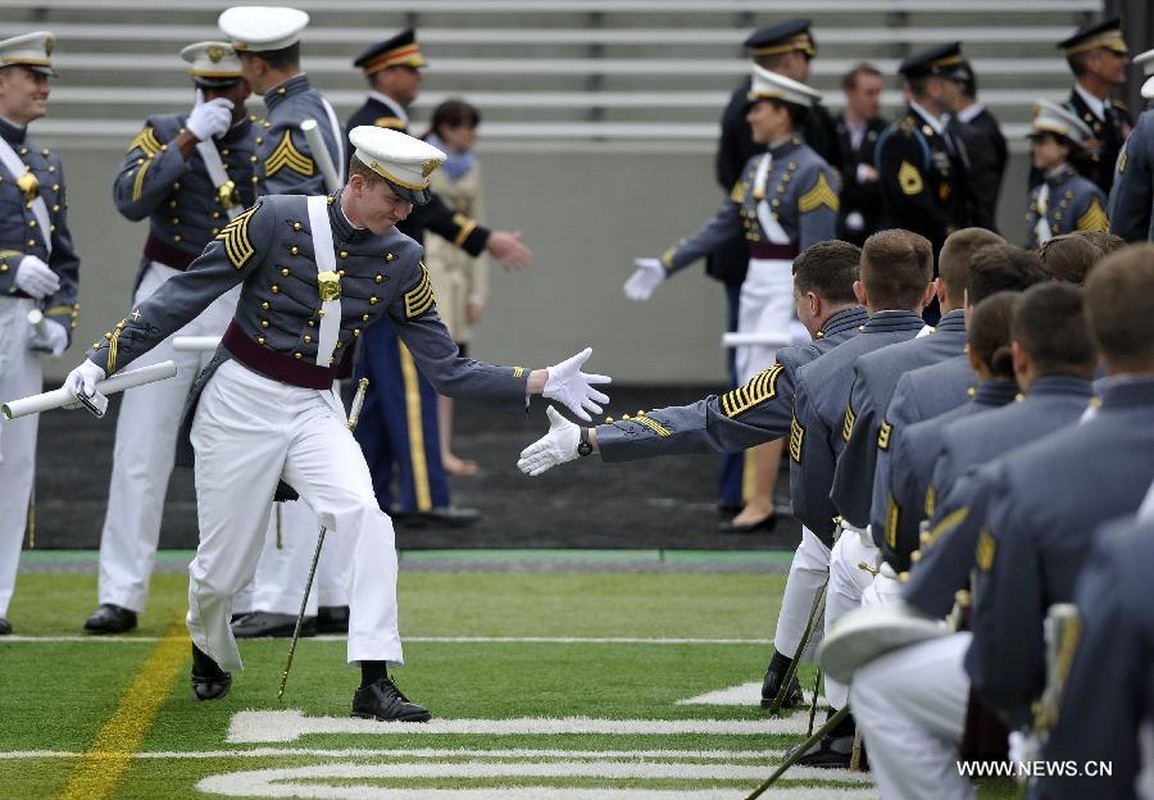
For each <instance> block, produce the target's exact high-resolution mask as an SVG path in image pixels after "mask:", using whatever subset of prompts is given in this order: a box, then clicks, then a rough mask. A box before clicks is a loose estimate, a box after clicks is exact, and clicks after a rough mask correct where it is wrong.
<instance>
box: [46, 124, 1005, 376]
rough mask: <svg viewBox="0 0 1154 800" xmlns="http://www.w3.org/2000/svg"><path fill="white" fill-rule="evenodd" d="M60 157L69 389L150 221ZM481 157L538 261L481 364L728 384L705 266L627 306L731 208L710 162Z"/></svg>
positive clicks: (504, 280) (510, 284)
mask: <svg viewBox="0 0 1154 800" xmlns="http://www.w3.org/2000/svg"><path fill="white" fill-rule="evenodd" d="M482 133H483V131H482ZM32 135H33V136H34V137H35V124H34V125H33V127H32ZM41 143H42V144H45V145H48V146H54V144H55V143H53V142H51V141H49V140H43V141H42V142H41ZM60 153H61V157H62V158H63V159H64V165H65V172H66V176H67V180H68V184H67V185H68V196H69V214H70V224H71V227H72V231H73V235H74V237H75V240H76V245H77V248H78V251H79V253H80V255H81V258H82V261H83V263H82V267H81V269H82V276H81V293H80V300H81V314H80V327H79V330H78V331H77V334H78V336H77V338H76V343H75V344H74V346H73V348H72V350H70V351H69V353H67V354H65V356H63V357H62V358H61V359H59V360H57V361H56V362H52V363H50V364H49V365H48V366H47V369H46V373H47V376H48V377H49V378H50V379H53V378H57V379H58V378H61V377H63V375H64V374H66V373H67V372H68V370H69V369H70V368H71V367H72V366H74V364H75V363H76V362H77V359H79V358H80V357H81V354H82V352H83V349H84V348H86V347H87V346H88V345H89V344H90V343H91V342H92V341H94V340H95V339H96V338H97V337H98V336H100V335H101V334H102V333H103V332H104V331H106V330H108V328H109V327H110V326H111V325H112V324H113V323H115V322H116V321H117V320H118V319H119V318H120V317H121V316H122V315H123V314H124V313H125V312H126V311H127V309H128V304H129V302H130V299H131V298H130V291H131V287H132V280H133V276H134V274H135V270H136V266H137V264H138V262H139V259H140V248H141V245H142V244H143V241H144V238H145V235H146V225H145V224H144V223H130V222H128V221H126V220H125V219H123V218H122V217H120V216H119V214H117V212H116V209H115V208H114V206H113V204H112V193H111V185H112V179H113V176H114V175H115V172H116V168H117V166H118V164H119V160H120V157H121V152H119V151H115V150H111V149H107V148H101V149H78V148H76V147H75V139H73V140H71V141H70V142H68V143H65V144H64V146H63V147H61V148H60ZM480 153H481V159H482V164H483V167H484V170H485V192H486V197H485V200H486V205H487V212H486V214H487V217H488V219H487V220H486V222H487V224H489V225H490V226H492V227H497V228H506V229H519V230H521V231H523V232H524V235H525V241H526V242H527V243H528V244H529V246H530V247H532V249H533V251H534V254H535V263H534V265H533V266H532V267H531V268H530V269H528V270H527V271H525V272H523V273H519V274H513V275H509V274H505V273H504V272H503V271H502V270H501V268H500V267H498V266H495V265H494V266H493V268H492V271H491V274H492V295H491V299H490V303H489V307H488V309H487V311H486V315H485V318H484V320H482V323H481V325H480V326H479V327H478V328H477V330H476V332H475V338H474V343H473V352H474V354H475V355H476V356H477V357H478V358H483V359H486V360H490V361H495V362H499V363H511V364H522V365H525V366H544V365H546V364H549V363H553V362H555V361H557V360H559V359H561V358H564V357H566V356H568V355H569V354H571V353H572V352H575V351H576V350H578V349H580V348H581V347H583V346H585V345H586V344H589V345H592V346H593V348H594V350H595V356H594V359H593V361H592V362H591V363H590V367H591V368H593V369H594V370H596V371H598V372H604V373H608V374H610V375H612V376H614V378H615V379H616V380H618V381H621V382H628V383H631V384H643V385H644V384H720V383H721V382H723V380H724V369H723V357H722V351H721V349H720V346H719V342H720V334H721V332H722V331H723V330H724V324H725V322H724V299H723V295H722V292H721V290H720V284H718V283H716V282H715V281H713V280H711V279H709V278H707V277H705V276H704V273H703V269H702V267H701V266H700V265H694V266H692V267H690V268H688V269H686V270H685V272H684V273H682V274H679V275H678V276H677V277H676V278H675V279H674V280H673V281H672V282H670V283H667V284H665V285H662V286H661V287H659V288H658V289H657V291H656V292H655V294H654V297H653V298H652V299H651V300H650V301H649V302H648V303H645V304H634V303H630V302H629V301H627V300H625V298H624V297H623V295H622V294H621V284H622V282H623V281H624V280H625V278H626V276H627V275H628V274H629V272H630V269H631V263H632V259H633V258H634V257H638V256H646V255H658V254H659V253H660V252H661V251H662V250H664V248H665V247H666V246H668V245H670V244H672V243H674V242H675V241H677V240H678V239H679V238H680V237H682V236H685V235H688V234H689V233H691V232H692V231H693V230H695V229H696V227H697V226H698V225H699V224H700V223H701V222H702V221H704V220H705V219H706V218H707V217H708V216H710V215H711V214H712V213H713V211H714V210H715V209H716V207H717V205H718V204H719V203H720V201H721V198H722V195H721V193H720V191H719V190H718V189H717V187H716V186H715V184H714V182H713V166H712V164H713V158H712V153H711V152H710V151H708V150H705V149H702V148H701V147H700V146H696V145H694V146H686V149H685V152H658V153H654V152H629V151H628V150H623V149H621V148H619V147H614V148H609V147H606V148H603V149H593V148H591V149H589V150H588V151H587V152H561V153H551V152H546V151H536V150H533V149H530V148H525V149H524V150H522V151H519V152H513V151H511V150H510V149H509V148H508V146H501V147H499V148H496V149H491V150H487V149H486V148H484V147H482V148H481V150H480ZM1025 173H1026V158H1025V156H1024V154H1022V153H1020V152H1019V153H1017V154H1015V156H1014V157H1013V158H1012V159H1011V167H1010V171H1009V174H1008V175H1007V177H1006V184H1005V188H1004V190H1003V199H1002V205H1001V214H1000V218H1001V225H1002V227H1003V231H1005V232H1008V234H1009V236H1008V238H1009V239H1010V241H1012V242H1014V243H1020V242H1021V241H1022V239H1023V238H1024V232H1023V231H1022V228H1023V222H1022V215H1023V213H1024V205H1023V204H1024V198H1025V188H1024V187H1025Z"/></svg>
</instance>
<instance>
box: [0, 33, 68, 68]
mask: <svg viewBox="0 0 1154 800" xmlns="http://www.w3.org/2000/svg"><path fill="white" fill-rule="evenodd" d="M55 45H56V37H55V36H53V35H52V34H51V33H49V32H48V31H34V32H32V33H22V34H20V35H19V36H13V37H11V38H9V39H3V40H0V67H12V66H16V65H20V66H23V67H28V68H29V69H31V70H33V71H34V72H39V73H41V74H42V75H49V76H52V75H55V74H56V70H54V69H52V58H51V56H52V48H53V47H54V46H55Z"/></svg>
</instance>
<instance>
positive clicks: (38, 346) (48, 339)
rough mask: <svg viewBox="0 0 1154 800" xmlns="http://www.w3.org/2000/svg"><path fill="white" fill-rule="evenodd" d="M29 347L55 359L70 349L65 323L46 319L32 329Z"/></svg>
mask: <svg viewBox="0 0 1154 800" xmlns="http://www.w3.org/2000/svg"><path fill="white" fill-rule="evenodd" d="M28 347H29V348H31V349H32V350H36V351H37V352H41V353H50V354H51V355H52V357H53V358H55V357H56V356H58V355H60V354H61V353H63V352H64V348H66V347H68V329H67V328H66V327H64V323H62V322H57V321H56V320H54V319H50V318H48V317H45V318H44V320H43V322H41V323H40V324H39V325H38V326H36V327H33V328H32V329H31V333H30V335H29V337H28Z"/></svg>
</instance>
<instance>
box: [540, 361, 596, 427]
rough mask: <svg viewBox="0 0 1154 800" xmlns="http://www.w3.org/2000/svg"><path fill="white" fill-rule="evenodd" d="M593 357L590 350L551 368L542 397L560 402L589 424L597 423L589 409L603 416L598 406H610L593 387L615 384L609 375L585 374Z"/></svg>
mask: <svg viewBox="0 0 1154 800" xmlns="http://www.w3.org/2000/svg"><path fill="white" fill-rule="evenodd" d="M591 355H593V348H592V347H586V348H585V349H584V350H582V351H581V352H580V353H578V354H577V355H575V356H570V357H569V358H567V359H565V360H564V361H562V362H561V363H560V364H556V365H554V366H551V367H549V368H548V369H547V370H546V372H547V374H548V378H547V379H546V380H545V390H544V391H543V392H542V393H541V396H542V397H544V398H546V399H547V400H556V401H557V402H558V403H561V404H562V405H564V406H565V407H566V408H568V409H569V410H570V411H572V412H573V413H574V414H575V415H576V416H577V417H578V418H579V419H583V420H585V421H586V422H589V421H591V420H592V419H593V418H592V417H590V416H589V413H588V411H586V409H588V410H589V411H592V412H593V413H594V414H600V413H601V406H600V405H598V403H608V402H609V396H608V395H605V394H602V393H601V392H599V391H597V390H596V389H594V388H593V385H594V384H601V383H612V382H613V379H612V378H610V377H609V376H608V375H596V374H593V373H586V372H582V371H581V365H582V364H584V363H585V362H586V361H588V360H589V356H591Z"/></svg>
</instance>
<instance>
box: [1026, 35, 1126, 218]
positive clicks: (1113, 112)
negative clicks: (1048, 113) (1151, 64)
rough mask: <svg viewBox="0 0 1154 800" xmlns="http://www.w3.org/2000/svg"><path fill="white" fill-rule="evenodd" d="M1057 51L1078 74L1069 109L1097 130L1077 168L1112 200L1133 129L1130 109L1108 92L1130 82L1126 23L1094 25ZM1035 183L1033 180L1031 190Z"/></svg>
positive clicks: (1064, 41)
mask: <svg viewBox="0 0 1154 800" xmlns="http://www.w3.org/2000/svg"><path fill="white" fill-rule="evenodd" d="M1058 47H1059V49H1061V50H1062V51H1063V52H1064V53H1065V54H1066V63H1067V64H1069V65H1070V71H1071V72H1073V73H1074V88H1073V89H1072V90H1071V91H1070V100H1069V102H1068V103H1067V104H1066V105H1067V106H1069V108H1070V110H1071V111H1073V112H1074V113H1075V114H1077V115H1078V117H1079V118H1081V119H1082V121H1083V122H1085V123H1086V124H1087V125H1089V126H1090V129H1091V130H1092V131H1094V140H1093V141H1092V142H1091V146H1090V147H1087V148H1086V155H1085V157H1084V158H1082V159H1080V160H1079V161H1078V163H1075V164H1074V167H1075V169H1077V170H1078V172H1080V173H1081V174H1083V175H1085V176H1086V177H1087V178H1089V179H1090V180H1092V181H1094V183H1096V184H1098V186H1100V187H1101V188H1102V191H1103V192H1105V193H1106V194H1107V195H1109V194H1110V187H1111V186H1112V185H1113V183H1114V164H1115V162H1116V161H1117V160H1118V152H1119V151H1120V150H1121V149H1122V143H1123V142H1125V141H1126V137H1127V136H1129V135H1130V129H1131V127H1132V126H1133V120H1132V119H1131V118H1130V111H1129V109H1127V108H1126V106H1124V105H1122V104H1121V103H1119V102H1118V101H1116V100H1111V99H1110V93H1111V92H1112V91H1115V90H1116V89H1118V88H1119V87H1120V86H1122V85H1124V84H1125V83H1126V68H1127V66H1129V64H1130V49H1129V48H1128V47H1127V46H1126V41H1125V40H1124V39H1123V38H1122V21H1121V19H1120V18H1118V17H1113V18H1111V19H1107V20H1102V21H1100V22H1091V23H1090V24H1088V25H1084V26H1082V27H1081V28H1079V29H1078V30H1077V31H1075V32H1074V35H1073V36H1071V37H1070V38H1068V39H1065V40H1063V41H1061V42H1058ZM1033 177H1034V176H1033V175H1032V174H1031V178H1033ZM1039 180H1040V176H1039ZM1035 183H1036V181H1031V184H1030V185H1031V186H1033V185H1035Z"/></svg>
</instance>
